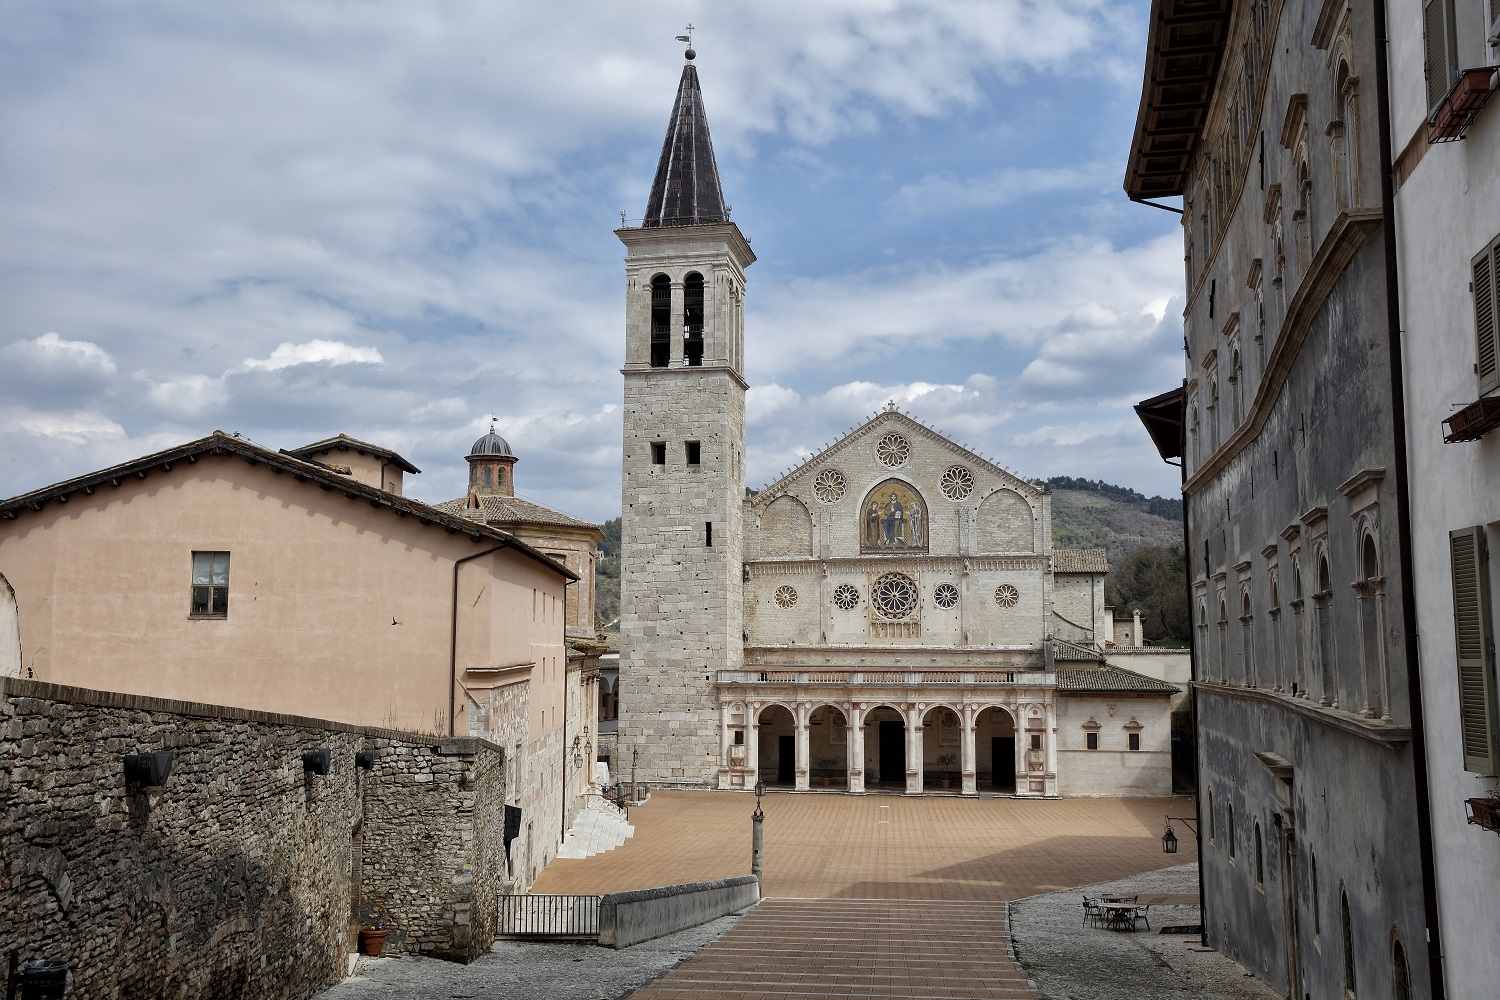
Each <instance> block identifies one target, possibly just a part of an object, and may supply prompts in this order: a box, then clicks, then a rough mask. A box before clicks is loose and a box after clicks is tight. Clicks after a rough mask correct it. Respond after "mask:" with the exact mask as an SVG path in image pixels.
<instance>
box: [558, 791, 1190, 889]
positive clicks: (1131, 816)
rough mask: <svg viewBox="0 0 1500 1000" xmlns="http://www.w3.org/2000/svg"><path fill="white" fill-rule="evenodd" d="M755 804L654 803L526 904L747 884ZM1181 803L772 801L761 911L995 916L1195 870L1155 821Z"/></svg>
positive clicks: (1184, 808)
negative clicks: (835, 902) (886, 906)
mask: <svg viewBox="0 0 1500 1000" xmlns="http://www.w3.org/2000/svg"><path fill="white" fill-rule="evenodd" d="M754 808H755V798H754V797H753V796H751V795H747V794H741V793H733V792H673V791H658V792H653V793H652V795H651V799H650V801H649V802H647V803H646V804H645V805H643V806H639V807H637V808H633V809H631V810H630V822H631V824H632V825H634V826H635V828H636V834H635V836H634V837H632V838H631V839H630V840H629V841H627V842H626V843H625V845H624V846H622V847H620V848H617V849H616V850H613V851H610V852H609V853H607V854H601V855H598V856H596V857H592V858H587V859H584V860H579V861H573V860H557V861H553V862H552V863H551V864H550V865H548V866H547V869H546V871H545V872H543V873H542V877H541V878H540V879H539V880H538V881H537V884H536V886H535V888H534V889H533V891H534V892H539V893H546V892H556V893H587V894H599V893H605V892H615V891H617V890H621V889H644V888H649V887H651V886H658V885H670V884H673V883H677V882H693V881H698V880H700V879H710V878H724V877H727V876H732V875H744V874H746V873H748V872H749V870H750V813H751V812H752V811H753V810H754ZM1192 808H1193V806H1192V803H1191V801H1190V800H1188V799H1060V800H1053V801H1035V800H1030V801H1028V800H1024V799H993V800H978V799H960V798H940V797H931V798H900V797H895V796H884V795H866V796H850V795H821V794H802V795H797V794H792V793H786V792H782V793H771V794H769V795H767V796H766V799H765V812H766V822H765V877H764V884H763V891H764V894H765V895H766V896H767V897H784V898H786V897H790V898H804V899H815V898H816V899H838V898H842V899H935V900H943V901H947V902H956V901H984V902H998V901H1001V900H1007V899H1019V898H1020V897H1023V896H1030V895H1035V894H1036V893H1040V892H1051V891H1053V890H1056V889H1064V888H1070V887H1072V886H1078V885H1089V884H1092V883H1094V882H1105V881H1109V880H1111V879H1117V878H1123V877H1125V876H1127V875H1133V874H1136V873H1137V872H1143V871H1152V870H1155V869H1157V868H1161V867H1162V866H1163V864H1164V863H1165V862H1166V861H1168V860H1171V861H1172V862H1173V863H1178V864H1181V863H1185V862H1188V861H1192V860H1194V857H1195V856H1194V854H1193V851H1194V846H1195V845H1194V844H1193V843H1192V839H1191V838H1184V839H1183V840H1182V841H1181V844H1182V848H1181V851H1182V853H1180V854H1178V855H1177V856H1176V857H1174V858H1171V859H1168V858H1166V857H1165V856H1164V855H1163V854H1162V852H1161V832H1162V826H1163V819H1164V817H1166V816H1167V815H1172V816H1189V815H1192Z"/></svg>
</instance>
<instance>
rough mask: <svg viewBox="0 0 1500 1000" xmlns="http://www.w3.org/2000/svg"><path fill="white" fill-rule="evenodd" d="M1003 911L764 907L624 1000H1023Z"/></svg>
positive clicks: (844, 904)
mask: <svg viewBox="0 0 1500 1000" xmlns="http://www.w3.org/2000/svg"><path fill="white" fill-rule="evenodd" d="M1035 996H1036V994H1035V993H1033V992H1032V991H1031V988H1030V987H1029V986H1028V984H1027V982H1026V979H1025V978H1024V977H1023V976H1022V975H1021V973H1020V972H1019V971H1018V970H1017V969H1016V967H1015V965H1014V964H1012V962H1011V960H1010V940H1009V937H1008V936H1007V933H1006V927H1005V906H1004V904H998V905H996V904H989V903H972V902H967V903H966V902H952V903H950V902H937V901H934V900H895V901H892V900H851V899H837V900H835V899H768V900H766V901H765V902H763V903H761V904H760V905H759V906H757V907H756V908H755V909H753V910H751V911H750V913H749V915H748V916H746V917H745V918H744V919H743V920H741V921H740V922H739V923H737V924H735V925H734V927H732V928H730V930H729V931H728V932H727V933H725V934H724V936H723V937H721V938H719V939H718V940H717V941H715V942H714V943H713V944H711V945H709V946H708V947H707V948H705V949H704V950H703V951H701V952H699V953H698V954H697V955H696V956H694V957H693V958H691V959H689V960H688V961H686V962H684V963H683V964H681V965H679V966H677V968H675V969H673V970H671V971H670V972H668V973H667V974H666V975H665V976H663V977H662V978H661V979H659V980H657V981H656V982H655V983H652V984H651V985H650V986H647V987H644V988H642V989H639V990H637V991H636V992H635V993H633V994H631V998H632V1000H691V998H695V997H707V998H713V1000H753V998H757V997H771V998H777V997H798V998H808V1000H812V998H822V997H829V998H833V1000H838V998H844V997H849V998H853V997H881V998H883V1000H970V998H972V1000H1023V998H1027V1000H1029V998H1034V997H1035Z"/></svg>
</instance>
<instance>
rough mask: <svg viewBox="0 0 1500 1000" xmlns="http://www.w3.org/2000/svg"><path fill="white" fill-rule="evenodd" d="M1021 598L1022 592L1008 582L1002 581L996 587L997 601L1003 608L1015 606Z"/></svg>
mask: <svg viewBox="0 0 1500 1000" xmlns="http://www.w3.org/2000/svg"><path fill="white" fill-rule="evenodd" d="M1020 599H1021V592H1020V591H1019V590H1017V589H1016V588H1015V587H1012V586H1011V585H1010V584H1008V583H1002V584H1001V585H1000V586H998V587H996V588H995V603H996V604H998V605H1000V606H1001V607H1002V608H1013V607H1015V606H1016V602H1017V601H1019V600H1020Z"/></svg>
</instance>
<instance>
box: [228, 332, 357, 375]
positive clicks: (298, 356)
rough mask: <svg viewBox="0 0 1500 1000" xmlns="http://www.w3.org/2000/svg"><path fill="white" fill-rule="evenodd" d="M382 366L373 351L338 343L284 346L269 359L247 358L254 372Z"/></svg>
mask: <svg viewBox="0 0 1500 1000" xmlns="http://www.w3.org/2000/svg"><path fill="white" fill-rule="evenodd" d="M320 362H322V363H326V364H330V365H356V364H357V365H380V364H384V363H385V359H384V358H382V357H381V356H380V352H379V351H377V350H376V349H375V348H373V347H352V346H350V345H349V344H345V343H343V342H342V341H337V340H310V341H308V342H307V343H305V344H290V343H282V344H280V345H278V346H277V348H276V350H274V351H272V352H271V356H270V357H268V358H246V359H245V361H244V367H245V368H248V369H251V370H257V369H258V370H264V371H273V372H274V371H280V370H281V369H283V368H291V367H292V366H294V365H311V364H318V363H320Z"/></svg>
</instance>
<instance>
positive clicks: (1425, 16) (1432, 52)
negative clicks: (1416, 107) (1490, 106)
mask: <svg viewBox="0 0 1500 1000" xmlns="http://www.w3.org/2000/svg"><path fill="white" fill-rule="evenodd" d="M1422 46H1423V55H1424V56H1425V58H1426V62H1425V64H1424V66H1423V69H1424V70H1425V71H1426V73H1427V112H1428V114H1431V113H1432V111H1433V109H1434V108H1436V107H1437V104H1438V102H1439V101H1441V100H1442V99H1443V98H1444V97H1445V96H1446V95H1447V93H1448V88H1450V87H1452V86H1453V75H1454V73H1455V71H1456V70H1457V68H1458V67H1457V66H1455V65H1454V63H1455V61H1456V60H1455V59H1454V55H1453V49H1454V38H1453V0H1423V2H1422Z"/></svg>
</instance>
